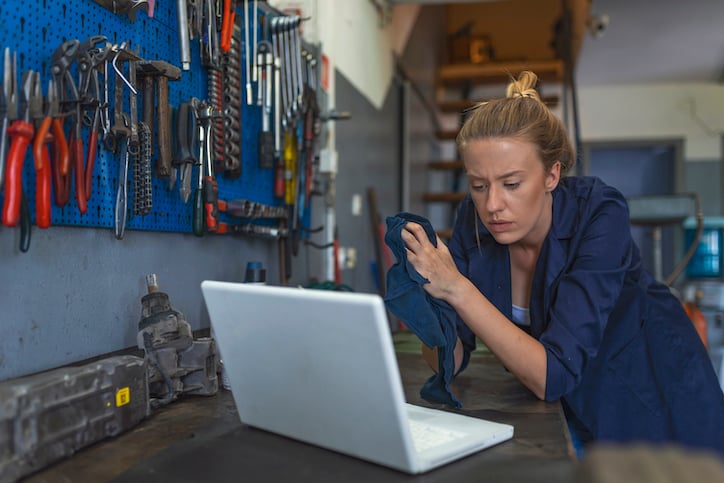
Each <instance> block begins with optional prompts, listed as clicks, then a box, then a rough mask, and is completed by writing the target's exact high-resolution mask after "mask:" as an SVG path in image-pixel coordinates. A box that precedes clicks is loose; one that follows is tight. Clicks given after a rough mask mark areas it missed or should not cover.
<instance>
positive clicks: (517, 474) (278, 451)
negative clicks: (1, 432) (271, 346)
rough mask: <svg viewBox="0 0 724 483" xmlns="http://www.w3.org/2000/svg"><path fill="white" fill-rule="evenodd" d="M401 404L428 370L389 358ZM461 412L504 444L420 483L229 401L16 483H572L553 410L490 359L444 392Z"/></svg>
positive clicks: (158, 421)
mask: <svg viewBox="0 0 724 483" xmlns="http://www.w3.org/2000/svg"><path fill="white" fill-rule="evenodd" d="M398 362H399V365H400V372H401V374H402V380H403V383H404V386H405V395H406V397H407V400H408V401H409V402H411V403H413V404H419V405H423V406H429V407H440V408H442V406H435V405H431V404H429V403H427V402H426V401H423V400H421V399H420V396H419V390H420V387H421V386H422V384H423V383H424V381H425V380H426V379H427V378H428V377H429V376H430V370H429V368H427V366H426V364H425V363H424V361H423V360H422V357H421V356H420V355H419V354H410V353H398ZM453 392H454V393H455V395H456V396H457V397H458V398H459V399H460V400H461V401H462V403H463V406H464V407H463V409H462V411H461V412H463V413H464V414H468V415H471V416H477V417H480V418H484V419H489V420H492V421H499V422H503V423H508V424H512V425H513V426H514V427H515V436H514V437H513V439H512V440H510V441H507V442H504V443H502V444H500V445H498V446H495V447H492V448H489V449H487V450H485V451H482V452H479V453H476V454H474V455H472V456H469V457H467V458H464V459H462V460H459V461H457V462H453V463H451V464H448V465H446V466H444V467H442V468H439V469H437V470H433V471H431V472H429V473H425V474H423V475H417V476H411V475H407V474H404V473H400V472H398V471H395V470H391V469H388V468H385V467H382V466H378V465H375V464H372V463H367V462H364V461H361V460H357V459H355V458H352V457H348V456H345V455H342V454H338V453H334V452H331V451H328V450H324V449H321V448H318V447H315V446H310V445H307V444H304V443H300V442H297V441H294V440H291V439H288V438H284V437H282V436H278V435H275V434H271V433H267V432H265V431H260V430H257V429H254V428H250V427H248V426H246V425H243V424H242V423H241V422H240V421H239V419H238V416H237V413H236V409H235V406H234V402H233V399H232V397H231V394H230V393H229V392H228V391H224V390H221V391H220V392H219V393H218V394H217V395H216V396H212V397H200V396H197V397H185V398H183V399H180V400H178V401H176V402H174V403H172V404H170V405H169V406H166V407H164V408H161V409H159V410H157V411H155V412H154V413H153V414H152V415H151V417H149V418H148V419H146V420H145V421H143V422H142V423H141V424H140V425H138V426H137V427H135V428H134V429H133V430H131V431H129V432H127V433H125V434H122V435H120V436H118V437H116V438H113V439H110V440H106V441H103V442H100V443H98V444H95V445H93V446H91V447H89V448H86V449H84V450H83V451H80V452H79V453H77V454H76V455H75V456H73V457H72V458H69V459H67V460H64V461H61V462H59V463H57V464H55V465H53V466H51V467H49V468H47V469H45V470H44V471H41V472H39V473H36V474H35V475H31V476H30V477H29V478H27V479H26V480H25V481H27V482H29V483H40V482H58V481H62V482H66V481H67V482H84V483H85V482H90V483H92V482H107V481H113V482H116V483H122V482H134V483H138V482H154V483H156V482H161V481H162V482H166V481H169V482H170V481H173V482H201V481H203V482H212V481H213V482H224V481H245V482H254V481H265V482H266V481H310V482H312V481H313V482H321V481H334V482H338V481H365V482H366V481H375V482H382V481H425V482H428V481H455V482H463V481H478V482H483V481H495V482H507V481H526V482H535V481H540V482H545V483H551V482H566V481H572V479H573V471H574V461H575V458H574V457H573V456H572V455H573V451H572V447H571V444H570V440H569V436H568V431H567V428H566V423H565V418H564V415H563V412H562V409H561V407H560V405H559V404H558V403H545V402H542V401H539V400H537V399H536V398H535V397H534V396H533V395H532V394H531V393H530V392H529V391H528V390H527V389H525V388H524V387H523V386H522V385H521V384H520V383H519V382H518V381H517V380H516V379H515V378H514V377H513V376H512V375H511V374H510V373H508V372H507V371H506V370H505V369H504V368H503V367H502V366H501V365H500V364H499V362H498V361H497V360H496V359H495V358H494V357H493V356H492V355H490V354H487V353H483V354H478V355H474V356H473V359H472V361H471V364H470V367H468V369H467V370H466V371H465V372H464V373H463V374H461V375H460V376H458V378H457V379H456V381H455V382H454V383H453Z"/></svg>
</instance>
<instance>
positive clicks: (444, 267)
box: [401, 222, 466, 302]
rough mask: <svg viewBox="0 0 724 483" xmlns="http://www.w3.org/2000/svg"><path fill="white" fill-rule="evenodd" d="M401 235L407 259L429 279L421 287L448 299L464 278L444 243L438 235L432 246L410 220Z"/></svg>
mask: <svg viewBox="0 0 724 483" xmlns="http://www.w3.org/2000/svg"><path fill="white" fill-rule="evenodd" d="M401 236H402V241H404V242H405V246H406V247H407V259H408V260H409V262H410V263H411V264H412V266H413V267H415V270H417V272H418V273H419V274H420V275H422V276H423V277H425V278H427V279H428V280H429V281H430V283H426V284H425V285H424V286H423V288H424V289H425V290H426V291H427V293H429V294H430V295H432V296H433V297H435V298H439V299H443V300H446V301H448V302H450V299H451V298H452V296H453V295H454V294H456V293H458V290H457V288H458V287H459V286H460V284H462V283H464V282H465V280H466V279H465V277H463V276H462V274H461V273H460V272H459V271H458V269H457V267H456V266H455V262H454V261H453V259H452V256H451V255H450V251H449V250H448V248H447V246H446V245H445V244H444V243H443V242H442V240H440V237H438V238H437V247H435V246H434V245H433V244H432V243H430V240H429V238H428V237H427V233H426V232H425V230H424V229H423V228H422V226H420V225H419V224H417V223H414V222H408V223H407V224H406V225H405V227H404V229H403V230H402V233H401Z"/></svg>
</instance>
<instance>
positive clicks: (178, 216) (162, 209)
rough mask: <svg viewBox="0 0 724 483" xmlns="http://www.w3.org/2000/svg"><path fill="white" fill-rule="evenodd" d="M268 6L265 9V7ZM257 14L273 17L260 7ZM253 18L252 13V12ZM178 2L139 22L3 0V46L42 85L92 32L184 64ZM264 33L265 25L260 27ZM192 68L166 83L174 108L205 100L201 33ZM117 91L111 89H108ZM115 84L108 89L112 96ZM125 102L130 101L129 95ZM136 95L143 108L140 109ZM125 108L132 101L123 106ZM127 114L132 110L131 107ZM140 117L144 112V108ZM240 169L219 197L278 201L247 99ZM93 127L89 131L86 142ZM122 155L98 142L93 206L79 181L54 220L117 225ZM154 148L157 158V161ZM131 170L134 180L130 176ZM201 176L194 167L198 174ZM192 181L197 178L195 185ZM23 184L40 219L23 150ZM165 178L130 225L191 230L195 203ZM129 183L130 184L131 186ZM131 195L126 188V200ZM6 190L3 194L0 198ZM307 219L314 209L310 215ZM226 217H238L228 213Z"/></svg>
mask: <svg viewBox="0 0 724 483" xmlns="http://www.w3.org/2000/svg"><path fill="white" fill-rule="evenodd" d="M267 10H268V9H267ZM258 15H259V17H261V16H263V15H271V13H269V11H265V10H263V9H261V8H260V10H259V12H258ZM238 18H243V11H241V10H237V19H238ZM250 18H251V14H250ZM176 23H177V20H176V2H172V1H164V2H160V1H157V2H156V8H155V13H154V16H153V18H149V17H148V16H147V15H146V12H145V11H143V10H139V11H138V12H137V13H136V20H135V21H131V20H130V19H129V18H128V17H127V16H126V15H116V14H113V13H112V12H110V11H109V10H107V9H105V8H104V7H102V6H101V5H99V4H97V3H95V2H93V1H91V0H64V1H62V2H56V1H54V0H43V1H42V2H40V1H26V2H20V1H18V2H3V4H2V5H0V48H2V49H4V48H5V47H10V49H11V50H12V51H14V52H16V53H17V70H18V80H17V82H18V83H19V82H20V78H21V75H22V72H23V71H26V70H31V69H32V70H35V71H38V72H40V74H41V79H42V85H43V91H44V93H45V91H46V89H47V82H48V79H49V78H50V72H49V70H50V69H49V64H50V58H51V56H52V54H53V52H54V51H55V49H56V48H57V47H58V46H59V45H60V44H61V43H63V42H65V41H67V40H70V39H78V40H80V41H81V42H82V41H83V40H85V39H87V38H89V37H91V36H93V35H104V36H106V37H108V41H109V42H111V43H113V44H120V43H121V42H124V41H129V42H130V48H131V49H134V50H135V49H138V54H139V56H140V57H142V58H143V59H145V60H165V61H167V62H170V63H172V64H174V65H177V66H180V65H181V63H180V53H179V47H178V45H179V42H178V35H177V27H176ZM257 30H258V35H259V36H261V30H262V29H257ZM241 40H242V46H241V51H242V54H241V55H242V62H241V64H242V66H243V65H244V62H245V58H244V57H243V56H244V46H243V40H244V35H243V32H242V37H241ZM191 59H192V62H191V69H190V70H188V71H182V77H181V79H180V80H178V81H170V82H169V84H168V85H169V103H170V104H171V106H172V107H176V106H178V105H179V104H180V103H182V102H186V101H188V100H189V99H190V98H191V97H196V98H199V99H206V98H207V80H206V78H207V71H206V69H205V68H204V67H202V65H201V62H200V59H199V39H194V40H192V41H191ZM241 71H242V72H241V76H242V85H243V83H245V82H246V79H245V77H244V68H243V67H242V69H241ZM111 89H112V87H111ZM112 98H113V96H112V90H111V99H112ZM126 102H127V101H126ZM140 105H141V103H140V96H139V109H140ZM126 108H127V106H126ZM126 112H128V111H126ZM139 116H140V114H139ZM241 117H242V119H241V126H242V128H241V131H242V132H241V137H242V156H241V157H242V174H241V177H240V178H237V179H226V178H225V177H224V176H223V175H218V176H217V177H216V178H217V183H218V187H219V198H220V199H236V198H243V199H249V200H253V201H257V202H260V203H264V204H269V205H278V204H279V201H277V200H276V199H275V198H274V196H273V190H272V189H273V170H271V169H260V168H259V167H258V160H257V136H258V133H259V130H260V127H261V126H260V108H259V107H257V106H247V105H246V103H244V102H242V114H241ZM87 140H88V133H87V132H84V142H85V143H87ZM121 156H122V154H120V153H119V154H113V153H111V152H109V151H107V150H105V149H104V148H103V147H102V144H99V147H98V150H97V155H96V162H95V166H94V173H93V192H92V196H91V198H90V200H89V201H88V211H87V212H86V213H85V214H84V215H81V214H80V212H79V211H78V207H77V204H76V202H75V199H74V198H75V187H73V190H72V192H71V198H70V201H69V203H68V204H67V205H66V206H65V207H63V208H59V207H57V206H55V205H53V207H52V224H53V225H72V226H87V227H108V228H111V227H113V225H114V204H115V196H116V182H117V178H118V169H119V163H120V161H121ZM155 157H156V154H154V159H153V162H154V163H155ZM130 177H131V176H130V174H129V178H130ZM192 179H193V180H195V179H196V168H194V177H193V178H192ZM194 184H195V182H193V183H192V186H193V185H194ZM23 186H24V189H25V193H26V196H27V198H28V201H29V204H30V208H31V213H32V217H33V222H34V220H35V171H34V168H33V161H32V156H31V155H30V153H29V152H28V155H27V156H26V160H25V165H24V172H23ZM168 188H169V183H168V181H167V180H163V179H157V178H154V180H153V209H152V211H151V213H149V214H148V215H144V216H139V215H133V213H132V210H131V209H130V206H129V211H128V216H129V220H128V223H127V225H126V228H127V229H138V230H152V231H173V232H191V227H192V223H191V220H192V211H191V210H192V204H191V200H189V202H187V203H183V201H182V200H181V199H180V197H179V196H178V191H177V189H178V182H177V184H176V188H175V189H174V191H169V189H168ZM131 189H132V187H131ZM130 197H131V193H130V192H129V199H130ZM1 198H2V195H0V199H1ZM304 218H305V219H308V218H309V213H307V214H305V217H304ZM222 220H224V221H233V220H228V219H225V218H224V215H222Z"/></svg>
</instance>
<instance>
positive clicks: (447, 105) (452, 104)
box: [437, 96, 560, 113]
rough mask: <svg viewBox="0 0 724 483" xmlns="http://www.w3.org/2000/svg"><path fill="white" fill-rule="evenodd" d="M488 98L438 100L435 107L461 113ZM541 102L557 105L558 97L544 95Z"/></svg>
mask: <svg viewBox="0 0 724 483" xmlns="http://www.w3.org/2000/svg"><path fill="white" fill-rule="evenodd" d="M489 100H490V99H476V100H473V99H462V100H455V101H440V102H438V103H437V107H438V108H439V109H440V111H441V112H445V113H463V111H465V110H467V109H470V108H471V107H474V106H476V105H477V104H479V103H480V102H486V101H489ZM542 101H543V103H544V104H546V105H547V106H548V107H550V108H553V107H556V106H557V105H558V103H559V102H560V99H559V98H558V96H544V97H543V99H542Z"/></svg>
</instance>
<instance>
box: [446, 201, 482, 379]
mask: <svg viewBox="0 0 724 483" xmlns="http://www.w3.org/2000/svg"><path fill="white" fill-rule="evenodd" d="M471 206H472V203H471V202H469V199H468V198H466V199H465V200H464V201H463V202H462V203H461V205H460V207H459V209H458V211H457V214H456V218H455V224H454V226H453V233H452V237H451V239H450V243H449V244H448V250H449V251H450V254H451V255H452V257H453V260H454V261H455V265H456V266H457V268H458V271H459V272H460V273H461V274H462V275H463V276H465V277H468V278H469V277H470V274H469V273H467V272H468V270H467V267H468V263H467V259H466V255H465V249H464V248H463V247H464V242H463V238H462V236H463V234H464V233H473V232H474V230H475V227H474V223H473V222H472V221H471V220H472V218H471V216H476V214H475V210H474V209H471V208H470V207H471ZM455 327H456V329H457V333H458V337H459V338H460V341H461V342H462V344H463V350H464V358H463V364H462V366H461V368H460V372H461V371H462V370H463V369H464V368H465V367H466V366H467V363H468V361H469V359H470V353H471V352H472V351H474V350H475V334H474V333H473V331H472V330H470V328H469V327H468V326H467V325H466V324H465V322H463V320H462V319H461V318H460V316H459V315H457V313H456V321H455Z"/></svg>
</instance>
